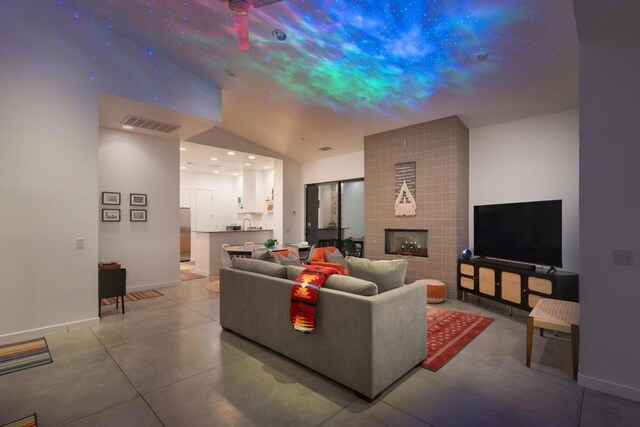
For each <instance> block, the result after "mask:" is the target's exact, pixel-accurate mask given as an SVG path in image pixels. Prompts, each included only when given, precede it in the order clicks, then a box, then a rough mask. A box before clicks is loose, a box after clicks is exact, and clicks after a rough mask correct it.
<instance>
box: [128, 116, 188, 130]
mask: <svg viewBox="0 0 640 427" xmlns="http://www.w3.org/2000/svg"><path fill="white" fill-rule="evenodd" d="M122 125H123V126H133V127H134V128H140V129H148V130H153V131H156V132H162V133H171V132H173V131H174V130H176V129H180V126H178V125H172V124H170V123H163V122H159V121H157V120H152V119H145V118H143V117H138V116H128V117H127V118H126V119H125V120H124V121H123V122H122Z"/></svg>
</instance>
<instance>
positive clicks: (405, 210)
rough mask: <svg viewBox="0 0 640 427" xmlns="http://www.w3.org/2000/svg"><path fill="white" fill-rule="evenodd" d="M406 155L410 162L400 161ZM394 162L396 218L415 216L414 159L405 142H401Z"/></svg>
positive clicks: (416, 207)
mask: <svg viewBox="0 0 640 427" xmlns="http://www.w3.org/2000/svg"><path fill="white" fill-rule="evenodd" d="M403 155H408V157H409V158H410V161H402V157H403ZM398 160H399V161H398V162H396V164H395V167H396V203H395V214H396V216H415V215H416V210H417V209H418V206H417V205H416V198H415V195H416V159H415V157H413V155H412V154H411V152H410V151H409V149H408V148H407V141H406V140H405V141H402V149H401V150H400V156H399V157H398Z"/></svg>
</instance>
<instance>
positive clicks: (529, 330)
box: [527, 316, 533, 368]
mask: <svg viewBox="0 0 640 427" xmlns="http://www.w3.org/2000/svg"><path fill="white" fill-rule="evenodd" d="M532 346H533V317H531V316H529V317H527V368H528V367H529V366H531V347H532Z"/></svg>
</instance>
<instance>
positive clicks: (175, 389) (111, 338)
mask: <svg viewBox="0 0 640 427" xmlns="http://www.w3.org/2000/svg"><path fill="white" fill-rule="evenodd" d="M209 280H210V279H198V280H192V281H189V282H183V283H182V284H181V285H179V286H175V287H171V288H163V289H160V291H161V292H162V293H163V294H164V296H163V297H158V298H152V299H147V300H142V301H136V302H131V303H127V310H126V314H125V315H124V316H123V315H121V314H119V313H118V312H116V310H115V306H114V305H112V306H108V307H105V308H104V310H103V313H104V314H105V316H104V317H103V319H102V322H101V323H100V325H99V326H95V327H92V328H85V329H79V330H73V331H71V332H69V333H60V334H54V335H50V336H48V337H47V341H48V343H49V347H50V349H51V353H52V356H53V363H52V364H49V365H44V366H39V367H35V368H31V369H27V370H25V371H20V372H16V373H12V374H8V375H4V376H1V377H0V425H2V424H4V423H6V422H9V421H12V420H15V419H17V418H21V417H23V416H26V415H29V414H31V413H33V412H36V411H37V413H38V419H39V422H40V425H41V426H58V425H72V426H161V425H166V426H215V425H224V426H226V425H241V426H246V425H278V426H281V425H296V426H297V425H303V426H304V425H309V426H318V425H323V426H345V425H366V426H372V425H396V426H411V425H416V426H419V425H424V426H428V425H432V426H463V425H470V426H483V425H486V426H514V425H517V426H518V427H523V426H638V425H640V403H636V402H631V401H628V400H624V399H621V398H617V397H612V396H609V395H605V394H602V393H598V392H593V391H588V390H585V389H584V388H582V387H580V386H578V385H576V383H575V381H573V380H572V379H571V353H570V351H571V349H570V343H569V341H567V340H566V339H565V338H563V337H560V338H555V337H553V334H551V333H547V334H545V338H540V336H539V335H538V334H537V333H536V334H535V337H534V348H533V361H532V367H531V368H526V367H525V365H524V360H525V329H526V327H525V319H526V313H524V312H521V311H517V310H516V312H515V313H514V317H513V318H510V317H509V316H508V315H507V310H506V308H505V307H504V306H497V305H496V306H494V305H488V304H487V303H486V302H484V301H483V302H478V301H477V300H476V299H475V297H473V300H472V302H470V303H463V302H460V301H447V302H446V303H445V304H443V305H439V307H444V308H449V309H455V310H460V311H469V312H472V313H475V314H481V315H483V316H488V317H493V318H494V319H495V321H494V322H493V323H492V324H491V325H490V326H489V327H488V328H487V329H486V330H485V331H484V332H482V333H481V334H480V336H478V337H477V338H476V339H475V340H474V341H472V342H471V343H470V344H469V345H468V346H467V347H466V348H465V349H464V350H463V351H462V352H461V353H459V354H458V355H457V356H455V357H454V358H453V359H452V360H451V361H450V362H449V363H448V364H446V365H445V366H444V367H443V368H442V369H441V370H440V371H438V372H436V373H434V372H430V371H427V370H425V369H422V368H415V369H413V370H412V371H411V372H410V373H408V374H407V375H406V376H405V377H403V378H402V379H401V380H400V381H398V382H397V383H395V384H394V385H392V386H391V387H390V388H389V389H387V390H386V391H385V392H384V393H383V395H382V396H381V398H380V399H378V400H376V401H375V402H374V403H372V404H369V403H367V402H365V401H363V400H361V399H359V398H357V397H356V396H355V394H354V393H353V392H352V391H350V390H349V389H347V388H345V387H343V386H341V385H339V384H337V383H335V382H333V381H331V380H329V379H327V378H325V377H323V376H321V375H319V374H316V373H314V372H313V371H311V370H309V369H307V368H305V367H303V366H301V365H299V364H297V363H295V362H292V361H290V360H288V359H286V358H284V357H282V356H280V355H278V354H277V353H274V352H272V351H270V350H268V349H266V348H264V347H261V346H260V345H257V344H255V343H252V342H250V341H248V340H245V339H243V338H241V337H239V336H237V335H234V334H232V333H229V332H225V331H223V330H222V328H221V327H220V324H219V323H218V314H219V295H218V294H212V293H210V292H209V291H207V290H206V289H205V286H206V284H207V283H208V282H209ZM283 315H285V316H286V315H288V313H283ZM319 327H322V325H319ZM318 351H320V352H321V351H323V350H322V349H318ZM398 351H402V349H398Z"/></svg>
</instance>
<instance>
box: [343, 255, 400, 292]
mask: <svg viewBox="0 0 640 427" xmlns="http://www.w3.org/2000/svg"><path fill="white" fill-rule="evenodd" d="M346 263H347V270H348V271H349V276H352V277H357V278H358V279H362V280H368V281H369V282H373V283H375V284H376V285H377V286H378V293H383V292H386V291H390V290H391V289H395V288H399V287H401V286H403V285H404V276H405V274H406V273H407V264H408V263H407V260H406V259H394V260H390V261H371V260H368V259H365V258H355V257H351V256H349V257H347V259H346Z"/></svg>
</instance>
